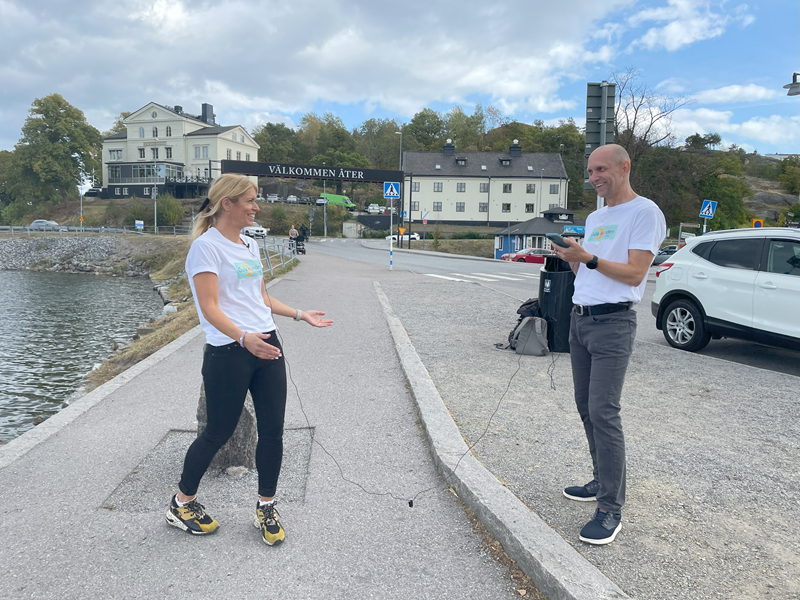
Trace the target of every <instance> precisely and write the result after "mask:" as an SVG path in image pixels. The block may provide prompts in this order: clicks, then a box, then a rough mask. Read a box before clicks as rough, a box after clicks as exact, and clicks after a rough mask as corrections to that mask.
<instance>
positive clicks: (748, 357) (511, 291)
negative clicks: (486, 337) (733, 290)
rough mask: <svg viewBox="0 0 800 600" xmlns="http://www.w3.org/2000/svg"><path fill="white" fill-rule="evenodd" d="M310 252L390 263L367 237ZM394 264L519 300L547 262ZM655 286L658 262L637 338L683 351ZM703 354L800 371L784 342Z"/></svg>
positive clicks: (739, 344)
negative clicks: (662, 321)
mask: <svg viewBox="0 0 800 600" xmlns="http://www.w3.org/2000/svg"><path fill="white" fill-rule="evenodd" d="M306 248H307V250H308V251H309V252H317V253H320V254H326V255H328V256H337V257H340V258H347V259H350V260H354V261H359V262H365V263H370V264H373V265H381V264H383V265H385V266H386V268H387V269H388V268H389V253H388V251H387V250H377V249H374V248H366V247H364V246H363V245H362V240H353V239H341V238H328V240H327V241H321V240H313V241H310V242H308V243H307V244H306ZM392 262H393V265H392V266H393V269H394V270H403V271H410V272H412V273H416V274H418V275H424V276H426V277H430V278H432V279H438V280H443V281H448V280H451V281H456V282H458V283H462V284H473V285H480V286H484V287H487V288H489V289H491V290H494V291H496V292H499V293H502V294H505V295H508V296H510V297H511V298H514V299H516V300H519V301H520V303H522V302H524V301H525V300H527V299H528V298H532V297H535V296H537V295H538V290H539V270H540V269H541V265H535V264H528V263H509V262H503V261H492V260H469V259H464V258H460V259H454V258H451V257H448V256H444V257H443V256H441V255H436V254H434V253H431V255H430V256H429V255H423V254H418V253H410V252H405V251H403V250H397V249H395V252H394V253H393V261H392ZM654 291H655V268H651V269H650V274H649V275H648V284H647V287H646V289H645V295H644V298H643V299H642V303H641V304H640V305H639V311H638V312H639V314H638V316H639V327H638V330H637V334H636V340H637V341H639V342H646V343H650V344H656V345H659V346H662V347H664V348H666V349H668V351H669V352H668V354H667V356H670V355H671V354H672V353H681V352H683V351H682V350H675V349H673V348H672V347H671V346H669V344H668V343H667V341H666V340H665V339H664V335H663V333H662V332H661V331H659V330H658V329H657V328H656V320H655V317H653V315H652V313H651V310H650V302H651V300H652V297H653V292H654ZM697 354H699V355H702V356H708V357H711V358H717V359H720V360H726V361H730V362H734V363H739V364H743V365H748V366H751V367H757V368H760V369H767V370H770V371H775V372H778V373H786V374H788V375H795V376H800V354H799V353H797V352H794V351H791V350H784V349H782V348H772V347H770V346H763V345H760V344H755V343H752V342H745V341H741V340H735V339H721V340H712V341H711V343H709V345H708V346H706V348H704V349H703V350H701V351H700V352H698V353H697Z"/></svg>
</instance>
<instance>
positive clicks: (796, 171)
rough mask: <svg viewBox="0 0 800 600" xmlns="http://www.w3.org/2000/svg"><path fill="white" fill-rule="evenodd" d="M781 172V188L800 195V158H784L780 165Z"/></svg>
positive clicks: (779, 177) (779, 179) (779, 178)
mask: <svg viewBox="0 0 800 600" xmlns="http://www.w3.org/2000/svg"><path fill="white" fill-rule="evenodd" d="M780 171H781V173H780V175H778V181H780V183H781V187H783V189H785V190H786V191H787V192H789V193H790V194H794V195H795V196H796V195H797V194H798V193H800V158H798V157H797V156H789V157H787V158H784V159H783V160H782V161H781V164H780Z"/></svg>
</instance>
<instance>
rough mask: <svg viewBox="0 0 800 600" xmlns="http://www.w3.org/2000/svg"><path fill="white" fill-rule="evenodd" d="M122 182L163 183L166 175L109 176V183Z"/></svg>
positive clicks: (117, 183) (116, 183)
mask: <svg viewBox="0 0 800 600" xmlns="http://www.w3.org/2000/svg"><path fill="white" fill-rule="evenodd" d="M121 183H151V184H153V183H155V184H163V183H164V177H109V178H108V185H119V184H121Z"/></svg>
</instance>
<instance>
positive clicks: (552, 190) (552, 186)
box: [550, 183, 558, 194]
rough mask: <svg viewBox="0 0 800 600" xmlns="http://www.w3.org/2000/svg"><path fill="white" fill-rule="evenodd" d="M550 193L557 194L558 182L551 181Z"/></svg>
mask: <svg viewBox="0 0 800 600" xmlns="http://www.w3.org/2000/svg"><path fill="white" fill-rule="evenodd" d="M550 193H551V194H557V193H558V184H557V183H551V184H550Z"/></svg>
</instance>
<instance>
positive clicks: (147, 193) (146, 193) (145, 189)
mask: <svg viewBox="0 0 800 600" xmlns="http://www.w3.org/2000/svg"><path fill="white" fill-rule="evenodd" d="M142 193H143V194H144V195H145V196H149V195H150V188H144V189H143V190H142Z"/></svg>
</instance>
